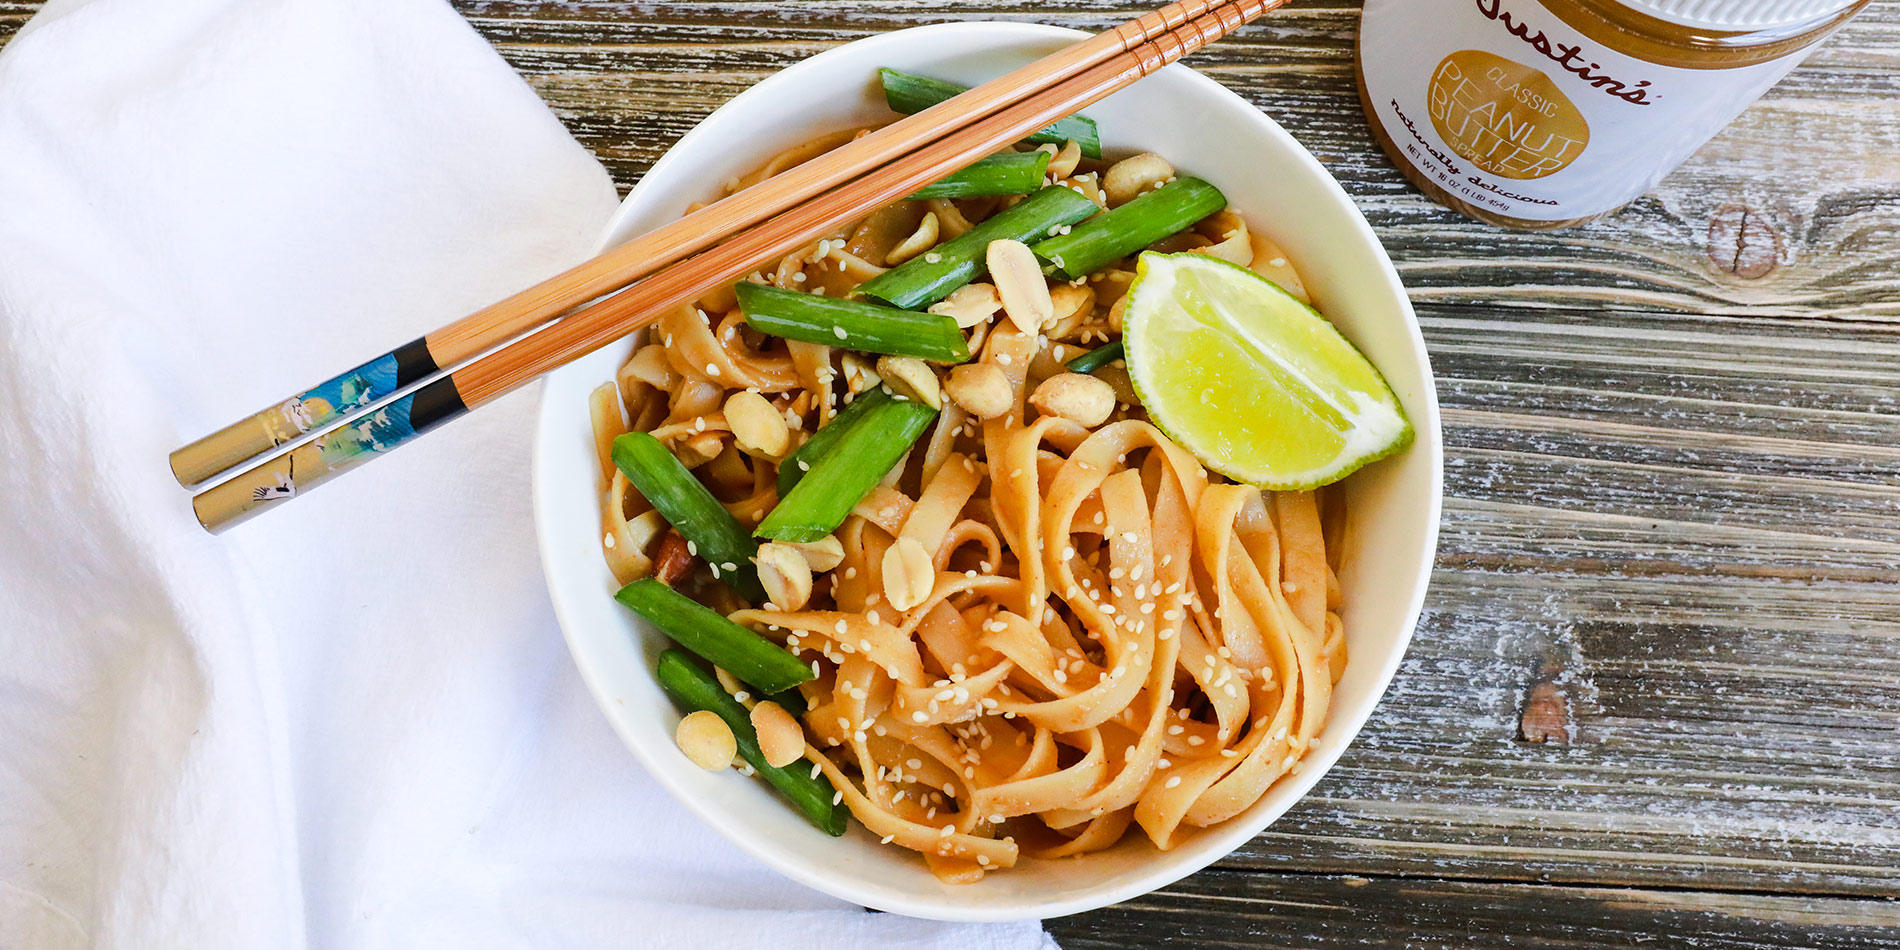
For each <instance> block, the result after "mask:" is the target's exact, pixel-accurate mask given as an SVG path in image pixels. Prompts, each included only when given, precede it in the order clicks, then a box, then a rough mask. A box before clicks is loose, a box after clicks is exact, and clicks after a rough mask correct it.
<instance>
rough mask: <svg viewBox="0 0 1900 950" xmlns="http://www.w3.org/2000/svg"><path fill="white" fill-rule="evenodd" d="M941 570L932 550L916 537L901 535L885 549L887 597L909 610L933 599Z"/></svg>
mask: <svg viewBox="0 0 1900 950" xmlns="http://www.w3.org/2000/svg"><path fill="white" fill-rule="evenodd" d="M936 582H937V569H936V567H935V566H934V565H933V564H931V563H930V552H929V551H926V550H924V546H923V545H922V544H921V543H919V542H918V541H917V539H916V538H898V539H897V541H896V542H894V543H893V544H892V545H891V546H890V547H888V548H886V549H885V550H884V599H885V600H888V601H890V602H891V606H892V607H895V608H897V609H898V610H909V609H911V608H912V607H915V606H917V605H918V604H921V603H923V602H924V601H926V600H928V599H930V589H931V588H932V587H933V586H934V585H935V584H936Z"/></svg>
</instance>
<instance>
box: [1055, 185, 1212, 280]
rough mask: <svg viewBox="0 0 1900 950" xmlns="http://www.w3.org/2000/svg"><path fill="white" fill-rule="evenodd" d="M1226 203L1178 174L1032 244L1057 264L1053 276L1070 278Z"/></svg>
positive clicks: (1098, 267) (1207, 188)
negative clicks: (1106, 210)
mask: <svg viewBox="0 0 1900 950" xmlns="http://www.w3.org/2000/svg"><path fill="white" fill-rule="evenodd" d="M1225 207H1227V196H1226V195H1223V194H1221V193H1220V189H1219V188H1216V187H1214V186H1213V185H1210V184H1208V183H1207V182H1205V181H1202V180H1201V179H1199V178H1179V179H1176V180H1174V181H1171V182H1169V183H1167V184H1165V185H1162V186H1161V187H1160V188H1157V189H1155V190H1154V191H1151V192H1148V193H1147V194H1145V195H1142V196H1141V197H1139V198H1136V199H1134V200H1133V201H1130V202H1128V203H1127V204H1124V205H1122V206H1121V207H1118V208H1116V209H1115V210H1113V211H1110V212H1108V213H1107V214H1104V215H1101V216H1099V217H1096V218H1093V219H1091V220H1089V221H1086V222H1083V223H1082V224H1078V225H1076V226H1075V228H1074V229H1073V230H1071V231H1070V232H1069V233H1067V234H1060V235H1057V236H1055V237H1051V238H1049V239H1047V240H1044V241H1038V242H1036V243H1035V244H1032V245H1030V248H1029V249H1030V250H1032V251H1035V252H1036V256H1037V257H1040V258H1042V259H1043V260H1045V261H1047V262H1049V263H1050V264H1052V265H1054V266H1055V275H1056V276H1057V277H1060V278H1062V279H1063V280H1074V279H1076V278H1077V277H1080V276H1082V275H1084V274H1092V273H1094V272H1096V271H1098V270H1101V269H1102V268H1103V267H1106V266H1108V265H1109V264H1110V263H1111V262H1114V261H1117V260H1120V259H1121V258H1124V257H1127V256H1128V255H1130V254H1133V253H1135V252H1136V251H1139V250H1141V249H1142V248H1144V247H1147V246H1148V245H1150V244H1153V243H1154V242H1156V241H1159V240H1161V239H1162V238H1165V237H1167V236H1168V235H1171V234H1178V233H1180V232H1181V231H1184V230H1186V229H1188V228H1190V227H1193V226H1194V223H1195V222H1197V221H1199V220H1201V219H1202V218H1205V217H1207V216H1208V215H1210V214H1213V213H1214V212H1216V211H1219V210H1220V209H1222V208H1225Z"/></svg>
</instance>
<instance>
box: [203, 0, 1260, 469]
mask: <svg viewBox="0 0 1900 950" xmlns="http://www.w3.org/2000/svg"><path fill="white" fill-rule="evenodd" d="M1228 2H1229V0H1179V2H1176V3H1171V4H1169V5H1168V6H1165V7H1162V8H1161V9H1159V10H1156V11H1154V12H1152V13H1149V14H1146V15H1144V16H1141V17H1137V18H1135V19H1133V20H1130V21H1128V22H1126V23H1123V24H1121V25H1120V26H1118V27H1115V28H1114V29H1112V30H1107V31H1104V32H1102V33H1098V34H1096V35H1095V36H1092V37H1089V38H1088V39H1086V40H1082V41H1079V42H1077V43H1074V44H1072V45H1070V46H1068V47H1065V48H1064V49H1062V50H1060V51H1058V52H1056V53H1053V54H1051V55H1049V56H1046V57H1044V58H1042V59H1040V60H1037V61H1036V62H1034V63H1030V64H1028V65H1026V66H1024V67H1022V68H1021V69H1017V70H1015V71H1013V72H1011V73H1008V74H1006V75H1004V76H1001V77H998V78H997V79H994V80H991V81H989V82H987V83H984V84H983V85H981V86H978V87H976V88H975V89H972V90H970V91H968V92H966V93H964V94H962V95H960V96H957V97H956V98H954V99H952V100H949V101H947V102H943V103H940V104H938V105H936V106H932V107H931V108H929V109H927V110H925V111H923V112H920V113H918V114H916V115H913V116H909V117H906V118H904V119H902V120H900V121H898V122H895V123H893V124H891V125H889V126H887V127H885V128H883V129H880V130H878V131H877V132H874V133H872V134H871V135H868V136H865V137H864V138H861V139H858V140H857V141H855V142H852V143H849V144H847V145H845V146H843V147H841V148H838V149H834V150H833V151H831V152H828V153H826V154H825V155H823V156H820V157H819V158H817V159H814V160H813V161H810V162H806V163H804V164H802V165H799V166H796V167H795V168H792V169H789V170H787V171H786V172H784V173H783V174H780V175H776V176H773V177H772V178H770V179H767V180H766V181H764V182H761V183H759V184H758V185H756V186H754V187H752V188H748V189H746V190H745V191H744V192H743V193H741V194H737V195H733V196H731V197H728V198H725V199H723V200H721V201H718V202H715V203H714V204H712V205H709V206H707V207H706V208H703V209H701V210H699V211H697V212H694V213H693V214H690V215H687V216H686V217H684V218H681V219H679V220H677V221H674V222H672V223H670V224H668V225H666V226H664V227H661V228H659V229H658V230H655V231H652V232H650V233H648V234H645V235H642V236H640V237H637V238H635V239H633V240H632V241H629V242H627V243H626V244H622V245H620V246H619V247H617V248H614V249H612V250H609V251H607V252H606V253H604V254H601V255H600V256H598V257H595V258H593V259H591V260H588V261H586V262H584V263H581V264H579V265H577V266H575V267H573V268H571V269H569V270H567V271H566V272H564V273H562V274H559V275H557V276H555V277H553V278H551V279H549V280H546V281H543V282H542V283H540V284H537V285H535V286H533V287H530V288H528V289H526V290H523V291H521V292H520V293H517V294H515V295H513V296H511V297H508V298H507V299H505V300H502V301H499V302H497V303H494V304H491V305H490V306H487V307H484V308H482V309H480V310H477V311H476V312H474V313H472V314H469V315H468V316H466V317H463V318H461V319H459V320H456V321H455V322H453V323H450V324H448V325H447V326H444V327H441V328H439V329H437V330H434V331H431V332H430V333H428V334H427V335H425V336H423V337H420V338H418V339H416V340H412V341H410V342H408V343H405V344H403V345H402V346H399V347H397V348H395V349H393V350H391V351H389V352H387V353H384V354H382V355H381V356H378V357H376V358H375V359H372V360H370V361H368V362H366V363H363V364H362V365H360V366H356V367H353V368H351V369H348V370H345V371H344V372H343V373H341V374H338V375H337V376H334V377H332V378H330V379H328V380H325V381H324V382H322V383H319V384H317V385H316V386H313V387H311V388H309V389H307V390H304V391H303V392H300V393H298V394H296V395H294V396H290V397H288V398H286V399H284V400H283V401H282V402H279V403H277V404H274V405H272V406H270V407H269V408H266V409H262V410H259V411H258V412H255V413H252V414H251V415H249V416H246V417H245V418H243V419H240V420H238V421H237V422H234V423H232V424H230V425H228V426H225V427H224V428H222V429H219V430H218V431H216V432H213V433H211V434H210V435H207V436H205V437H203V438H201V439H198V440H197V441H195V442H192V443H191V444H189V445H186V446H184V447H183V448H180V449H178V450H177V451H175V452H173V453H172V454H171V467H172V474H173V475H174V476H176V477H177V479H178V482H179V484H181V485H184V486H186V487H191V486H194V485H198V484H200V483H202V482H204V481H206V480H208V479H211V478H214V477H216V476H217V475H219V474H222V473H224V472H226V471H229V470H231V469H233V468H235V467H236V466H238V465H241V464H243V463H244V462H247V461H250V460H251V459H254V458H256V457H258V456H259V455H263V454H266V453H268V452H270V451H271V450H272V449H274V448H276V447H278V446H280V445H283V444H285V443H287V442H292V441H295V440H296V439H298V438H301V437H302V436H303V435H304V434H306V433H308V432H311V431H313V430H318V429H322V428H324V427H326V426H328V425H330V424H332V423H334V422H336V421H338V420H340V419H344V418H347V417H349V416H351V415H354V414H357V413H359V412H361V410H362V409H363V408H364V407H367V406H371V405H373V404H375V403H376V402H379V401H381V400H382V399H384V398H387V397H388V396H390V395H392V394H394V393H396V392H397V391H398V390H401V389H402V388H404V387H406V386H408V385H410V384H412V383H416V382H420V381H422V380H424V379H426V378H428V377H430V376H432V375H434V374H435V373H436V372H438V371H439V370H446V369H453V368H454V367H455V366H456V365H458V364H460V363H461V362H463V361H465V360H468V359H472V358H473V357H475V356H476V355H478V354H480V353H482V352H484V351H486V350H488V349H490V348H492V347H494V346H495V345H497V344H500V343H504V342H507V341H508V340H511V339H513V338H514V337H516V336H518V335H520V334H522V333H525V332H527V331H529V330H532V329H534V328H536V327H539V326H541V325H542V324H544V323H546V322H548V321H549V320H552V319H555V318H557V317H559V316H561V315H562V314H563V313H564V312H566V311H568V310H570V309H571V308H574V307H576V306H578V305H580V304H583V303H586V302H587V301H589V300H592V299H594V298H596V297H599V296H601V295H602V294H607V293H611V292H613V291H615V290H618V289H620V288H622V287H625V286H626V285H628V284H630V283H632V282H633V281H635V280H638V279H639V278H641V277H644V276H646V275H648V274H650V273H652V272H654V271H656V270H658V269H660V268H661V267H664V266H667V265H669V264H673V263H675V262H678V261H680V260H683V259H685V258H686V257H688V256H690V255H692V254H695V253H698V252H699V251H702V250H705V249H706V248H708V247H711V246H712V245H714V244H716V243H718V242H719V241H722V240H724V239H726V238H728V237H730V236H732V235H733V234H736V233H738V232H739V231H741V230H744V229H745V228H747V227H750V226H752V225H754V224H757V223H759V222H761V221H764V220H765V219H767V218H769V217H771V216H772V215H774V214H778V213H779V212H781V211H785V210H787V209H789V208H791V207H793V206H794V205H796V204H798V203H799V202H801V201H805V200H807V199H809V198H811V197H813V196H815V195H818V194H821V193H822V192H824V191H825V190H826V189H829V188H833V187H836V186H837V185H839V184H841V183H843V182H845V181H848V180H849V179H851V178H853V177H855V176H857V175H861V174H863V173H865V172H867V171H870V170H871V169H873V168H875V167H877V166H878V165H881V164H884V163H886V162H889V161H891V160H892V159H894V158H897V157H898V156H900V155H903V154H905V153H908V152H911V151H915V150H917V149H918V148H921V147H923V146H926V145H928V144H930V143H931V142H934V141H936V140H938V139H940V138H942V137H944V136H946V135H949V134H952V133H954V132H956V131H957V130H958V129H959V128H961V127H962V126H963V125H966V124H968V123H969V122H972V121H974V120H976V119H979V118H982V117H984V116H986V115H989V114H991V113H994V112H996V111H997V110H999V109H1001V108H1003V107H1005V106H1007V105H1009V104H1010V103H1012V102H1016V101H1020V100H1021V99H1023V98H1025V97H1028V96H1032V95H1034V94H1036V93H1038V92H1039V91H1041V90H1043V89H1046V88H1048V87H1049V86H1052V85H1054V84H1055V83H1058V82H1061V81H1063V80H1066V79H1068V78H1070V77H1072V76H1075V75H1077V74H1079V73H1081V72H1083V71H1084V70H1087V69H1089V68H1091V67H1094V66H1096V65H1098V64H1100V63H1102V62H1104V61H1107V60H1109V59H1111V58H1113V57H1115V56H1117V55H1120V54H1122V53H1124V52H1125V51H1127V50H1129V49H1132V48H1134V47H1137V46H1139V45H1140V44H1142V43H1144V42H1147V41H1148V40H1150V39H1153V38H1155V37H1158V36H1161V35H1163V34H1165V33H1167V31H1169V30H1172V29H1175V28H1178V27H1181V26H1183V25H1184V24H1187V23H1189V22H1191V21H1193V20H1194V19H1195V18H1196V17H1199V16H1203V15H1205V14H1206V13H1207V12H1208V11H1209V10H1213V9H1217V8H1220V7H1222V6H1224V5H1226V4H1227V3H1228Z"/></svg>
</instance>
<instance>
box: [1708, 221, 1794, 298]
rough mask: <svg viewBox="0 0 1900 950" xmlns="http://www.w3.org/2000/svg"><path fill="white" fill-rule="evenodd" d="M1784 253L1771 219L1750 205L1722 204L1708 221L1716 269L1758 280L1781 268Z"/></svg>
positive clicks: (1779, 237)
mask: <svg viewBox="0 0 1900 950" xmlns="http://www.w3.org/2000/svg"><path fill="white" fill-rule="evenodd" d="M1785 251H1786V245H1785V244H1784V243H1783V241H1782V238H1781V232H1780V231H1777V230H1776V229H1775V226H1774V224H1772V223H1771V222H1770V221H1769V220H1768V216H1767V215H1765V214H1762V213H1761V212H1760V211H1757V210H1755V209H1753V208H1750V207H1748V206H1747V205H1723V206H1722V208H1721V209H1720V210H1718V211H1716V212H1715V216H1714V217H1713V218H1710V219H1709V262H1710V263H1712V264H1714V265H1715V268H1716V269H1717V270H1720V271H1723V272H1725V273H1729V274H1734V275H1735V276H1737V277H1740V278H1742V279H1743V280H1757V279H1760V278H1762V277H1766V276H1768V275H1769V274H1770V273H1772V272H1773V271H1774V269H1775V268H1776V267H1779V266H1781V256H1782V254H1783V253H1784V252H1785Z"/></svg>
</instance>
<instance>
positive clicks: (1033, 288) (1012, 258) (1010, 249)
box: [984, 240, 1055, 334]
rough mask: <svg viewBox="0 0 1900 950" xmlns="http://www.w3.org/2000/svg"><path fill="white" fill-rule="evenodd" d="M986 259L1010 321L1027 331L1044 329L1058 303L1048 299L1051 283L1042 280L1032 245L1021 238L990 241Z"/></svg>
mask: <svg viewBox="0 0 1900 950" xmlns="http://www.w3.org/2000/svg"><path fill="white" fill-rule="evenodd" d="M984 258H985V261H986V262H987V263H988V264H989V267H990V279H991V280H993V281H995V282H996V295H997V296H998V297H1000V298H1002V301H1003V312H1004V313H1005V314H1008V315H1009V322H1011V323H1014V324H1015V325H1016V327H1017V329H1019V330H1021V331H1023V332H1024V333H1031V334H1033V333H1038V332H1041V330H1042V325H1043V324H1045V323H1048V322H1049V318H1050V317H1053V316H1055V305H1054V304H1053V303H1051V302H1050V300H1049V284H1048V283H1047V282H1046V281H1044V280H1043V277H1042V266H1041V265H1040V264H1038V263H1037V262H1036V255H1035V253H1034V252H1032V251H1030V250H1029V245H1027V244H1024V243H1023V242H1021V241H1009V240H1003V241H991V242H990V246H989V248H988V249H987V250H986V251H985V252H984Z"/></svg>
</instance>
